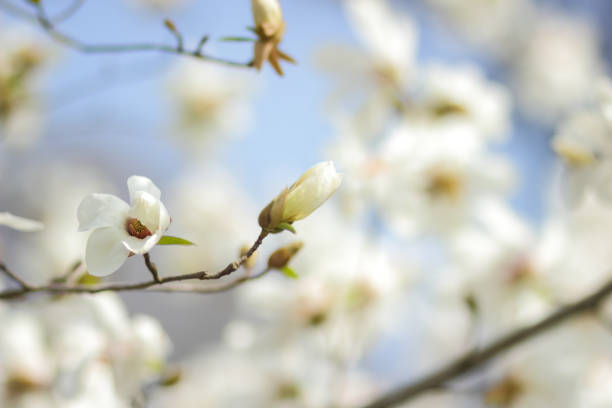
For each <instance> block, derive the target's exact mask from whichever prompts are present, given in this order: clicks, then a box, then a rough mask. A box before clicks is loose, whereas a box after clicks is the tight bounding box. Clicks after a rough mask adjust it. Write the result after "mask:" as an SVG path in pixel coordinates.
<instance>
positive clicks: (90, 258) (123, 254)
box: [85, 227, 130, 276]
mask: <svg viewBox="0 0 612 408" xmlns="http://www.w3.org/2000/svg"><path fill="white" fill-rule="evenodd" d="M123 237H124V234H123V231H122V230H120V229H118V228H114V227H109V228H100V229H97V230H95V231H94V232H92V233H91V235H90V236H89V239H88V240H87V250H86V251H85V262H86V263H87V271H88V272H89V273H90V274H91V275H94V276H107V275H110V274H111V273H113V272H115V271H116V270H117V269H119V268H120V267H121V265H123V263H124V262H125V260H126V259H127V257H128V255H129V254H130V251H128V250H127V249H126V248H125V247H124V246H123V244H122V243H121V240H122V238H123Z"/></svg>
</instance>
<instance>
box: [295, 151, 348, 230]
mask: <svg viewBox="0 0 612 408" xmlns="http://www.w3.org/2000/svg"><path fill="white" fill-rule="evenodd" d="M341 181H342V176H341V175H340V174H338V173H337V172H336V168H335V167H334V164H333V163H332V162H331V161H328V162H321V163H318V164H316V165H314V166H313V167H311V168H310V169H308V170H307V171H306V172H305V173H304V174H302V176H301V177H300V178H299V179H298V181H296V182H295V184H293V185H292V186H291V187H290V188H289V193H288V194H287V198H286V201H285V208H284V211H283V219H284V220H287V221H297V220H301V219H302V218H305V217H307V216H308V215H309V214H310V213H312V212H313V211H314V210H316V209H317V208H319V206H321V205H322V204H323V203H324V202H325V201H327V199H329V197H331V196H332V194H334V192H335V191H336V190H337V189H338V187H339V186H340V182H341Z"/></svg>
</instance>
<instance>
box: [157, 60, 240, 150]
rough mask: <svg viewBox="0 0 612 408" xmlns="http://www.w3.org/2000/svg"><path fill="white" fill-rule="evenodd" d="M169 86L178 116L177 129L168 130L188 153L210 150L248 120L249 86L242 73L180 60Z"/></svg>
mask: <svg viewBox="0 0 612 408" xmlns="http://www.w3.org/2000/svg"><path fill="white" fill-rule="evenodd" d="M168 87H169V92H170V94H171V98H172V102H173V103H172V105H173V107H175V109H176V116H177V118H176V129H172V131H171V132H168V133H170V134H172V135H173V137H176V138H177V139H179V141H180V142H181V144H182V145H183V147H185V150H187V151H188V152H189V153H203V152H209V151H211V147H212V146H214V145H216V144H217V143H218V142H220V141H225V140H229V139H231V138H233V137H235V136H239V135H240V134H242V133H243V132H244V131H245V130H246V129H247V128H248V127H249V124H250V123H251V116H252V114H251V107H250V106H249V103H248V97H249V95H250V94H251V92H252V87H251V86H250V84H249V81H247V77H246V76H245V75H243V73H238V72H230V71H227V70H224V69H222V68H219V67H217V66H215V65H214V64H204V65H203V64H199V63H198V62H197V61H181V62H179V63H177V64H176V65H175V68H174V69H173V72H172V74H171V78H170V81H169V84H168Z"/></svg>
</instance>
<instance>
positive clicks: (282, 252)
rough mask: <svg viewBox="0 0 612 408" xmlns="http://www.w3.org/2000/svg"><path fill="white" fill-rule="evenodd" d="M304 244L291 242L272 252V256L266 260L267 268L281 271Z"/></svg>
mask: <svg viewBox="0 0 612 408" xmlns="http://www.w3.org/2000/svg"><path fill="white" fill-rule="evenodd" d="M303 246H304V244H303V243H302V242H300V241H296V242H292V243H291V244H289V245H286V246H284V247H282V248H279V249H277V250H276V251H274V252H272V255H270V257H269V258H268V268H270V269H283V268H284V267H286V266H287V265H289V262H290V261H291V259H292V258H293V257H294V256H295V254H297V253H298V252H299V251H300V249H302V247H303Z"/></svg>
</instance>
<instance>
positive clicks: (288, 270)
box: [280, 266, 300, 279]
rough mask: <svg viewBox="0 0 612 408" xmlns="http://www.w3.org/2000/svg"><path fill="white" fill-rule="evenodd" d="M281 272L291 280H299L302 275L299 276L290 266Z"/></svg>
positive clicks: (283, 268)
mask: <svg viewBox="0 0 612 408" xmlns="http://www.w3.org/2000/svg"><path fill="white" fill-rule="evenodd" d="M280 271H281V272H282V273H283V275H285V276H286V277H288V278H291V279H297V278H299V277H300V275H298V274H297V272H295V271H294V270H293V269H291V268H290V267H288V266H284V267H282V268H281V269H280Z"/></svg>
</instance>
